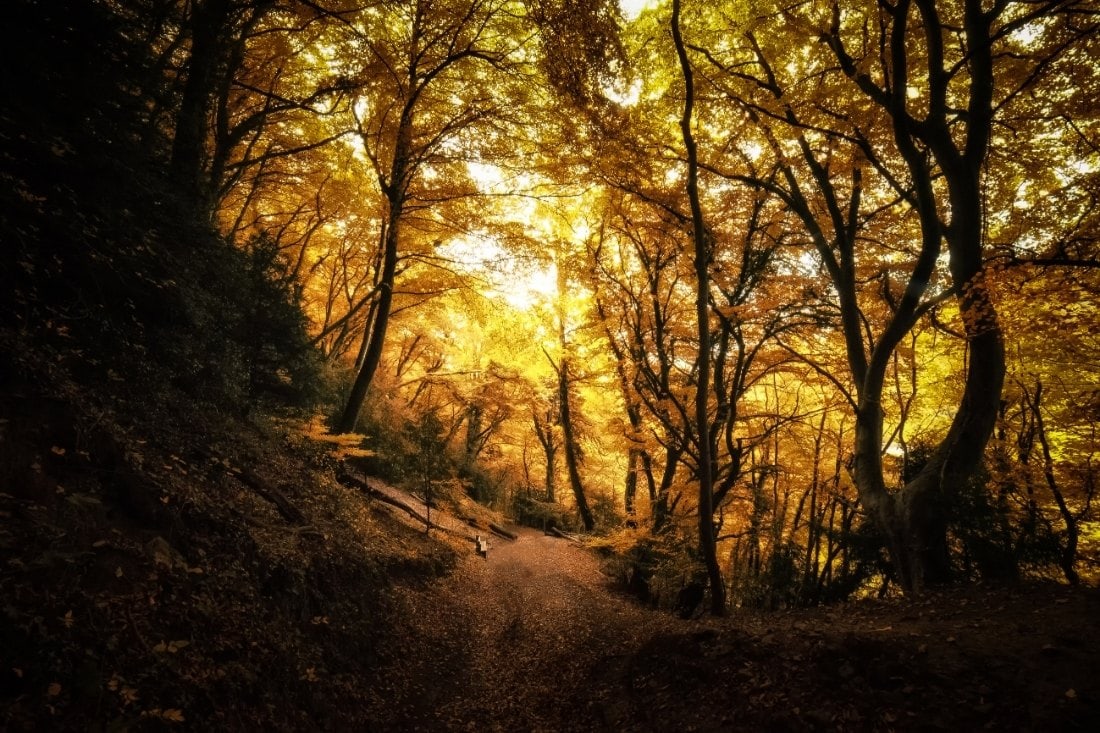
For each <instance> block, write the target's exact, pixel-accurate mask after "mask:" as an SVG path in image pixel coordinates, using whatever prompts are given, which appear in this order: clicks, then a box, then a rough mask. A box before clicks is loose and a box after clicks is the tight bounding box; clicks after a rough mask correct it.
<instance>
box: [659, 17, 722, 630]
mask: <svg viewBox="0 0 1100 733" xmlns="http://www.w3.org/2000/svg"><path fill="white" fill-rule="evenodd" d="M672 37H673V41H674V42H675V44H676V55H677V57H678V58H679V60H680V70H681V71H682V72H683V76H684V113H683V116H682V117H681V118H680V131H681V133H682V134H683V138H684V147H685V148H686V149H687V165H688V175H687V194H688V199H689V200H690V202H691V225H692V227H691V228H692V240H693V241H694V244H695V317H696V321H697V325H698V331H699V357H698V361H697V365H696V383H695V429H696V433H697V438H698V449H699V469H698V470H699V553H700V554H701V555H702V556H703V563H704V564H705V565H706V568H707V578H708V580H709V583H710V598H711V613H712V614H714V615H715V616H724V615H725V613H726V588H725V584H724V582H723V580H722V569H721V567H719V565H718V548H717V542H716V540H715V536H714V505H713V501H714V476H713V474H712V469H713V466H712V465H711V434H710V416H709V411H708V410H707V404H708V397H709V395H710V271H709V266H710V254H711V253H710V249H711V248H710V241H709V239H710V237H709V234H708V231H707V229H706V225H705V222H704V221H703V209H702V205H701V204H700V202H699V160H698V153H697V150H696V147H695V138H694V137H693V135H692V131H691V122H692V108H693V107H694V104H695V86H694V80H693V75H692V70H691V62H690V60H689V59H688V57H687V50H686V47H685V46H684V39H683V36H682V35H681V33H680V0H673V2H672Z"/></svg>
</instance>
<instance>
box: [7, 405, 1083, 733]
mask: <svg viewBox="0 0 1100 733" xmlns="http://www.w3.org/2000/svg"><path fill="white" fill-rule="evenodd" d="M7 406H8V415H9V416H10V417H9V422H8V423H7V424H6V428H7V433H6V435H7V438H6V439H7V440H8V441H9V442H8V443H7V450H8V454H7V455H9V457H10V456H15V457H19V456H26V457H27V459H26V462H27V465H26V466H25V470H24V471H23V472H22V473H19V474H16V473H12V474H10V475H9V483H8V485H7V488H6V490H5V489H4V488H0V730H5V731H42V730H50V731H55V730H56V731H127V730H135V731H143V730H166V729H167V730H181V731H182V730H219V731H253V730H265V731H284V730H285V731H312V730H332V731H403V730H423V731H437V730H439V731H464V730H470V731H691V730H695V731H757V730H769V731H771V730H792V731H800V730H883V731H886V730H952V731H963V730H967V731H969V730H982V729H989V730H1033V731H1074V730H1080V731H1092V730H1100V674H1098V671H1100V664H1098V660H1100V633H1098V629H1097V623H1098V619H1100V593H1098V591H1097V590H1095V589H1069V588H1065V587H1060V586H1020V587H1015V588H999V589H994V588H981V587H968V588H961V589H955V590H949V591H944V592H942V593H939V594H932V595H928V596H925V597H923V598H921V599H919V600H916V601H912V600H906V599H890V600H886V601H876V602H870V601H864V602H856V603H849V604H847V605H842V606H835V607H829V608H822V609H814V610H805V611H791V612H780V613H775V614H766V615H761V614H746V613H741V612H734V613H733V614H732V615H731V617H730V618H728V619H722V620H713V619H697V620H693V621H682V620H680V619H677V618H675V617H673V616H671V615H669V614H667V613H664V612H659V611H655V610H651V609H649V608H644V607H642V606H640V605H638V604H637V603H635V602H633V601H631V600H630V599H628V598H627V597H626V596H624V595H622V594H620V593H618V592H617V591H615V590H614V589H613V588H612V587H611V586H610V584H609V582H608V580H607V577H606V576H605V575H603V574H602V573H601V572H600V564H599V560H598V559H597V558H596V556H595V555H594V554H593V553H592V552H591V551H589V550H588V549H586V548H584V547H581V546H579V545H578V544H574V543H572V542H569V541H566V540H563V539H559V538H554V537H548V536H544V535H543V534H541V533H540V532H535V531H532V530H519V537H518V539H517V540H516V541H512V542H510V541H507V540H504V539H496V540H495V541H494V544H493V547H492V549H490V550H489V553H488V557H487V558H484V559H483V558H481V557H478V556H477V555H476V554H475V553H474V548H473V543H472V542H471V541H470V540H469V539H467V537H466V535H468V534H469V533H471V532H472V531H473V530H471V528H470V527H469V525H467V524H466V523H465V521H458V520H457V519H456V518H454V517H451V518H448V517H446V516H445V515H443V514H440V513H438V512H436V513H433V518H434V519H435V520H436V521H437V522H439V523H441V524H444V525H446V526H449V527H450V528H451V529H450V531H443V530H433V531H432V533H431V535H430V536H425V533H424V531H423V525H422V524H418V523H417V522H416V521H415V520H414V519H412V518H411V517H410V516H409V515H408V513H407V512H404V511H401V510H399V509H397V508H395V507H393V506H392V505H391V504H389V503H387V502H386V501H385V500H384V499H382V498H380V497H381V494H380V493H377V492H376V493H375V495H374V496H369V495H367V494H366V493H365V492H363V491H362V490H361V488H356V487H355V486H354V485H349V484H348V483H347V481H346V480H345V481H343V482H342V481H341V480H340V478H341V476H342V475H343V465H344V464H343V459H342V458H341V457H340V455H339V453H340V449H339V447H338V446H336V445H334V444H330V443H322V442H317V441H316V440H315V439H314V437H310V436H308V435H306V434H305V431H303V429H302V427H301V426H300V425H297V426H295V425H293V424H280V423H277V422H272V421H270V420H266V419H260V418H257V419H255V420H253V421H251V422H247V421H246V422H245V423H241V422H238V421H230V420H226V421H225V423H224V424H212V423H211V419H212V418H211V416H210V414H209V413H203V414H202V415H196V414H193V413H191V412H189V408H187V407H186V406H177V407H176V408H174V409H176V410H178V412H170V411H159V412H150V413H148V414H143V415H141V416H134V415H133V414H130V415H128V416H126V420H125V422H123V421H122V420H121V417H122V414H121V413H113V412H111V410H110V406H109V405H107V406H105V407H104V409H103V411H102V412H97V413H96V415H99V416H100V417H99V421H98V422H96V423H95V424H90V423H88V422H87V421H80V422H79V423H75V424H74V425H73V429H71V430H60V429H53V430H51V432H50V433H49V434H45V433H42V432H41V430H39V432H38V433H36V432H35V430H37V428H35V427H34V426H36V425H47V424H50V425H53V426H54V428H56V427H57V425H58V424H59V423H58V421H57V420H54V421H52V422H50V421H46V420H43V419H42V418H43V414H42V413H41V410H43V409H45V408H43V407H42V405H41V404H39V403H37V402H35V403H34V405H33V409H31V408H32V405H31V404H30V403H21V402H19V401H18V400H14V401H13V400H9V401H8V405H7ZM20 415H24V417H20ZM28 436H29V437H28ZM32 439H33V440H32ZM21 440H22V441H24V442H18V441H21ZM13 460H14V459H13ZM10 465H12V466H16V465H22V464H21V463H20V464H16V463H14V462H13V463H11V464H10ZM375 485H376V486H378V487H382V485H381V484H380V483H377V482H375ZM382 488H384V487H382ZM385 491H387V492H391V493H390V496H391V498H392V496H393V495H395V494H394V493H393V492H395V490H393V489H385ZM397 496H398V497H399V498H400V495H399V494H398V495H397ZM405 499H406V501H407V502H409V503H410V504H415V502H414V501H413V500H412V499H411V498H409V497H408V496H407V495H406V496H405ZM454 511H455V512H456V513H463V514H465V515H466V516H465V517H464V519H466V518H475V517H474V516H473V515H476V514H477V512H478V511H483V510H479V509H478V508H477V507H476V506H471V505H469V504H462V505H459V504H456V505H455V506H454ZM476 518H477V519H478V520H479V521H480V522H481V523H482V525H483V526H485V524H486V522H487V521H490V520H493V519H495V520H496V521H501V520H500V518H499V517H495V518H494V517H491V516H478V517H476ZM448 520H449V521H448Z"/></svg>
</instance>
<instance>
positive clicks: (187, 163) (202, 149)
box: [169, 0, 230, 206]
mask: <svg viewBox="0 0 1100 733" xmlns="http://www.w3.org/2000/svg"><path fill="white" fill-rule="evenodd" d="M229 10H230V8H229V2H228V0H202V2H199V0H195V2H193V3H192V4H191V17H190V30H191V48H190V53H189V55H188V58H187V80H186V81H185V82H184V85H183V97H182V98H181V99H180V107H179V111H178V112H177V114H176V120H175V122H176V124H175V136H174V137H173V139H172V155H171V159H170V161H169V172H170V175H171V176H172V179H173V181H175V183H176V185H177V186H179V188H180V189H181V190H182V191H183V192H184V193H185V194H186V195H187V196H189V197H190V198H191V199H192V200H193V201H195V202H196V203H199V204H200V205H203V206H205V205H206V204H207V203H208V201H207V200H206V197H207V195H208V194H209V190H208V188H209V186H208V185H207V184H208V183H209V182H207V181H205V180H204V178H205V176H204V169H205V165H206V154H207V141H208V138H209V134H210V113H211V108H212V104H213V102H214V95H215V93H216V91H217V89H218V86H219V84H218V77H217V74H218V67H219V66H220V65H221V56H222V53H223V50H224V49H222V48H221V43H222V41H223V39H224V36H225V34H226V32H227V25H228V23H229ZM223 71H224V70H223Z"/></svg>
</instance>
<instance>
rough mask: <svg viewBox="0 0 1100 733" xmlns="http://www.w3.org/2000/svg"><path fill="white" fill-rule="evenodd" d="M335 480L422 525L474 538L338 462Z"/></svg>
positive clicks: (466, 537)
mask: <svg viewBox="0 0 1100 733" xmlns="http://www.w3.org/2000/svg"><path fill="white" fill-rule="evenodd" d="M336 480H337V481H339V482H340V483H342V484H343V485H344V486H347V487H349V488H353V489H359V490H360V491H362V492H364V493H365V494H367V495H368V496H370V497H371V498H372V499H378V501H380V502H382V503H384V504H389V505H390V506H393V507H397V508H398V509H400V510H401V511H403V512H405V513H406V514H408V515H409V516H410V517H412V518H413V519H415V520H416V521H418V522H423V523H424V525H425V526H427V527H429V528H430V529H438V530H441V531H443V532H450V533H451V534H453V535H455V536H456V537H461V538H463V539H467V540H472V539H473V538H474V537H473V535H470V534H463V533H462V532H458V531H457V530H453V529H451V528H450V527H444V526H442V525H440V524H436V523H435V522H432V521H430V520H429V519H428V518H427V517H426V516H424V515H423V514H421V513H420V512H418V511H417V510H416V509H414V508H413V507H411V506H409V505H408V504H406V503H405V502H403V501H401V500H400V499H395V498H394V497H392V496H390V495H389V494H387V493H385V492H384V491H379V490H378V489H376V488H374V487H373V486H371V485H370V484H369V483H367V482H366V481H365V480H364V479H362V478H360V477H359V476H356V475H355V474H353V473H352V472H351V471H350V470H348V468H347V466H345V465H344V464H342V463H341V464H340V469H339V470H338V471H337V472H336Z"/></svg>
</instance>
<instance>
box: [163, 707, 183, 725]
mask: <svg viewBox="0 0 1100 733" xmlns="http://www.w3.org/2000/svg"><path fill="white" fill-rule="evenodd" d="M160 717H162V718H164V719H165V720H171V721H172V722H173V723H182V722H183V711H182V710H180V709H179V708H168V709H167V710H165V711H164V712H163V713H161V714H160Z"/></svg>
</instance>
